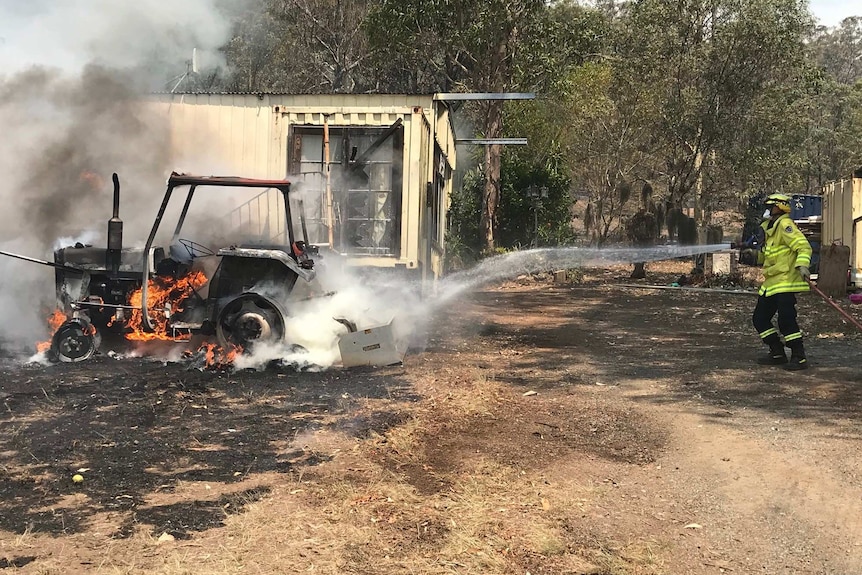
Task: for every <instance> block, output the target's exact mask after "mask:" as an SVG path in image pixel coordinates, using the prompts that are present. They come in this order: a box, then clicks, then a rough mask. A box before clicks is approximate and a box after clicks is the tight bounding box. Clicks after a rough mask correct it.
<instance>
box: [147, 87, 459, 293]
mask: <svg viewBox="0 0 862 575" xmlns="http://www.w3.org/2000/svg"><path fill="white" fill-rule="evenodd" d="M148 103H149V105H151V106H152V107H153V108H154V109H155V111H156V113H158V114H162V115H164V116H165V117H166V119H167V122H168V125H169V126H170V134H171V142H170V152H169V155H170V158H171V161H172V162H173V164H174V165H175V166H177V167H178V168H182V169H185V168H186V167H189V166H191V167H192V169H189V170H187V171H195V172H199V174H198V175H228V176H244V177H252V178H268V179H273V178H275V179H288V180H291V182H293V183H294V189H295V190H296V191H297V193H298V195H299V197H301V198H302V199H303V203H304V210H305V212H306V215H307V219H308V230H307V231H308V234H309V238H310V239H311V241H312V243H314V244H315V245H317V246H320V247H321V248H325V249H330V250H333V251H335V252H337V253H339V254H340V255H341V256H343V257H344V258H345V260H346V261H347V262H348V264H349V265H354V266H367V267H383V268H393V269H399V270H403V271H406V272H409V273H410V274H412V275H414V276H416V277H420V278H422V279H434V278H436V277H439V276H440V275H441V274H442V272H443V258H444V255H445V243H444V233H445V229H446V214H447V211H448V209H449V198H450V194H451V191H452V175H453V172H454V171H455V167H456V166H455V158H456V153H455V132H454V128H453V125H452V119H451V115H450V109H449V107H448V106H447V104H446V103H445V102H443V101H439V100H438V99H436V98H435V97H434V96H433V95H415V96H414V95H381V94H327V95H289V94H209V93H208V94H155V95H152V96H151V97H150V100H149V102H148ZM201 172H205V173H201ZM273 194H274V192H267V193H263V194H261V195H260V196H258V197H256V198H254V199H252V200H249V201H247V202H245V203H243V204H242V205H239V206H236V207H235V208H234V209H233V210H232V211H231V213H230V214H229V218H228V219H229V221H230V224H229V225H231V226H232V227H234V228H236V229H240V230H242V231H243V232H244V234H245V235H247V236H248V235H250V236H255V237H259V238H260V240H261V241H264V242H265V241H270V242H279V241H282V240H283V238H284V237H285V230H283V229H281V227H283V221H284V219H283V218H281V217H279V214H278V209H279V208H278V206H279V203H278V201H277V198H276V197H275V196H274V195H273ZM270 196H272V197H270ZM279 226H281V227H279Z"/></svg>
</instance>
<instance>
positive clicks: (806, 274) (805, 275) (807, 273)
mask: <svg viewBox="0 0 862 575" xmlns="http://www.w3.org/2000/svg"><path fill="white" fill-rule="evenodd" d="M796 269H798V270H799V275H801V276H802V279H804V280H805V281H809V280H810V279H811V270H809V269H808V268H807V267H806V266H798V267H797V268H796Z"/></svg>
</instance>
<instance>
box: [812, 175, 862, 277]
mask: <svg viewBox="0 0 862 575" xmlns="http://www.w3.org/2000/svg"><path fill="white" fill-rule="evenodd" d="M856 175H857V176H862V174H860V173H859V172H857V174H856ZM821 193H822V194H823V233H822V238H823V241H822V245H823V246H828V245H830V244H833V243H841V244H843V245H845V246H850V280H851V281H852V282H853V283H855V284H856V285H857V286H858V285H862V177H853V178H847V179H841V180H837V181H834V182H829V183H827V184H826V185H825V186H823V188H822V190H821Z"/></svg>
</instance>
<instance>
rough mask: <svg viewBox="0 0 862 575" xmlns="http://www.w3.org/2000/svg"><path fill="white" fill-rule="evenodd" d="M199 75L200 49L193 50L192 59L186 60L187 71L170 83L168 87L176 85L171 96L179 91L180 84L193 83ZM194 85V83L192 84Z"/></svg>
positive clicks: (172, 79)
mask: <svg viewBox="0 0 862 575" xmlns="http://www.w3.org/2000/svg"><path fill="white" fill-rule="evenodd" d="M197 75H198V49H197V48H192V59H191V60H186V71H185V73H183V74H180V75H179V76H174V77H173V78H171V79H170V81H168V83H167V85H170V84H171V83H173V82H176V84H174V85H173V87H172V88H171V94H173V93H174V92H176V91H177V88H179V87H180V84H182V83H183V82H188V81H193V80H194V77H195V76H197ZM192 83H194V82H192Z"/></svg>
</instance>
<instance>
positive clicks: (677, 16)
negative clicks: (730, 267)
mask: <svg viewBox="0 0 862 575" xmlns="http://www.w3.org/2000/svg"><path fill="white" fill-rule="evenodd" d="M621 19H622V23H623V24H624V27H623V30H624V32H623V34H622V35H621V37H620V40H619V42H618V43H617V45H616V49H615V53H616V56H617V57H618V60H616V61H617V62H618V66H617V69H618V72H619V73H620V74H621V75H623V76H624V77H627V78H628V80H629V82H630V83H631V85H633V86H639V87H640V89H642V90H644V91H645V92H649V91H652V92H653V94H654V99H655V100H656V101H658V102H660V106H659V108H658V110H657V112H658V113H657V114H656V116H655V118H654V121H653V123H652V132H653V137H654V138H655V144H656V145H655V146H654V150H653V151H652V153H654V154H655V157H654V160H653V163H654V168H655V172H656V175H657V176H658V177H660V179H661V180H662V181H663V183H664V186H665V188H666V192H665V193H666V198H667V200H668V202H669V203H670V204H671V205H672V206H674V207H676V208H679V207H682V206H683V205H684V204H685V203H686V202H687V201H688V200H690V199H691V197H692V196H694V200H695V202H696V205H697V207H698V208H699V210H698V212H699V213H698V214H697V215H698V217H699V219H700V220H701V221H703V220H706V219H708V218H709V214H708V208H709V200H710V199H711V197H713V196H715V194H716V193H718V192H719V191H721V190H726V189H727V186H728V185H729V184H733V182H729V181H728V180H727V178H722V177H720V175H721V174H725V175H726V174H732V173H733V172H734V166H733V163H732V162H733V158H732V157H731V156H732V154H729V152H730V151H731V150H733V149H737V150H738V149H739V147H740V143H741V142H743V141H745V140H746V138H748V141H749V143H751V144H755V145H756V150H752V153H753V154H755V155H757V156H758V157H759V158H760V159H761V160H766V161H760V162H759V167H764V166H766V165H768V163H769V160H771V159H772V156H773V155H774V154H775V151H774V150H773V149H772V148H771V144H772V143H773V141H774V140H775V139H780V138H781V136H782V134H783V128H782V126H781V125H780V123H779V124H778V125H775V124H770V123H768V122H764V121H763V120H764V119H765V116H764V115H759V114H756V113H754V112H756V111H758V110H759V109H762V106H763V103H764V99H766V100H767V101H769V102H771V103H772V104H773V105H781V107H782V108H784V106H785V105H787V104H789V103H792V102H787V101H784V102H782V101H781V100H780V98H777V97H774V95H775V93H776V92H777V93H781V92H782V90H783V89H784V88H786V87H787V86H788V82H793V81H794V80H795V79H797V78H798V77H799V73H798V72H797V71H798V70H800V69H801V68H803V67H804V63H805V46H804V42H803V41H804V38H805V32H806V30H807V29H808V27H809V26H810V25H811V20H810V16H809V14H808V12H807V6H806V4H805V2H804V0H679V1H674V2H671V1H669V0H641V1H637V2H630V3H627V4H626V5H625V9H624V10H623V12H622V16H621ZM735 185H739V184H738V183H737V184H735Z"/></svg>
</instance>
